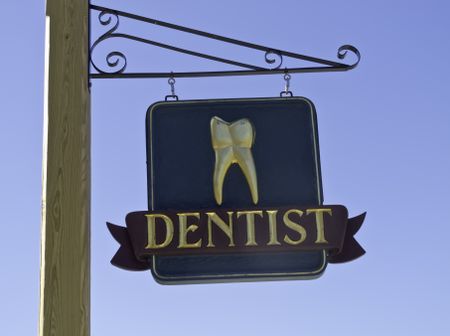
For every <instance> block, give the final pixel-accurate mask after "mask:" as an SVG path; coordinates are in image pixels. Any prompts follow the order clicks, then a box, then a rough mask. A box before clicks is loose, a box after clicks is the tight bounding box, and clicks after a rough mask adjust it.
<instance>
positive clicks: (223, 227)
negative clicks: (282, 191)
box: [107, 205, 366, 270]
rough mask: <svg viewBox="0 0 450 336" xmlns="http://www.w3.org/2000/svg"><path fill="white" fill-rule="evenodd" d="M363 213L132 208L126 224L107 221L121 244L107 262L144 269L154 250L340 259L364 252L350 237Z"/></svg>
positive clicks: (328, 208) (331, 209)
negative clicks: (322, 253) (316, 254)
mask: <svg viewBox="0 0 450 336" xmlns="http://www.w3.org/2000/svg"><path fill="white" fill-rule="evenodd" d="M365 215H366V214H365V213H363V214H361V215H359V216H357V217H353V218H348V211H347V209H346V208H345V207H344V206H342V205H326V206H311V207H305V206H299V207H297V206H291V207H274V208H258V209H212V210H205V209H201V210H189V211H186V210H179V211H177V210H164V211H139V212H132V213H129V214H128V215H127V216H126V220H125V221H126V227H121V226H118V225H114V224H111V223H107V225H108V229H109V231H110V232H111V234H112V236H113V237H114V239H116V240H117V242H119V244H120V248H119V250H118V251H117V253H116V254H115V255H114V257H113V258H112V260H111V263H112V264H113V265H115V266H117V267H120V268H124V269H127V270H147V269H150V268H151V259H152V258H151V257H152V256H154V255H187V254H191V255H194V254H225V253H257V252H269V251H270V252H276V251H280V252H281V251H312V250H327V252H328V262H330V263H342V262H347V261H351V260H354V259H356V258H358V257H360V256H362V255H363V254H364V253H365V251H364V249H363V248H362V247H361V245H359V244H358V242H357V241H356V240H355V238H354V235H355V234H356V233H357V232H358V230H359V228H360V227H361V225H362V223H363V221H364V218H365Z"/></svg>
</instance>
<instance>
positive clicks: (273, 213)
mask: <svg viewBox="0 0 450 336" xmlns="http://www.w3.org/2000/svg"><path fill="white" fill-rule="evenodd" d="M266 212H267V214H268V215H269V233H270V240H269V242H268V243H267V245H281V243H280V242H279V241H278V239H277V213H278V210H267V211H266Z"/></svg>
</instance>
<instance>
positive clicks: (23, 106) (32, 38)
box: [0, 0, 450, 336]
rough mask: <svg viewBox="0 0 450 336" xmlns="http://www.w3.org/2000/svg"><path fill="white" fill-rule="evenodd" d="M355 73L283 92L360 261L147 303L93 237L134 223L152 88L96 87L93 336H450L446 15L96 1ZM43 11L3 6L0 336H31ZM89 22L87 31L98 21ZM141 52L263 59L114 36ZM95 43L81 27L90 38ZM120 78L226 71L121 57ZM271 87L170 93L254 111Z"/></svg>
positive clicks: (160, 90)
mask: <svg viewBox="0 0 450 336" xmlns="http://www.w3.org/2000/svg"><path fill="white" fill-rule="evenodd" d="M95 3H96V4H99V5H105V6H109V7H113V8H117V9H122V10H125V11H128V12H132V13H137V14H141V15H144V16H149V17H153V18H157V19H161V20H166V21H169V22H173V23H177V24H180V25H186V26H189V27H193V28H197V29H201V30H206V31H210V32H214V33H218V34H222V35H225V36H230V37H235V38H240V39H243V40H248V41H252V42H255V43H260V44H264V45H269V46H273V47H275V48H280V49H286V50H292V51H294V52H299V53H304V54H307V55H312V56H317V57H322V58H327V59H331V60H336V58H335V54H336V51H337V48H338V47H339V46H340V45H343V44H347V43H349V44H353V45H355V46H356V47H357V48H358V49H359V50H360V51H361V54H362V60H361V63H360V65H359V66H358V68H356V69H355V70H353V71H350V72H345V73H323V74H297V75H293V78H292V83H291V85H292V86H291V88H292V90H293V91H294V94H296V95H299V96H305V97H308V98H310V99H311V100H312V101H313V102H314V103H315V105H316V109H317V114H318V124H319V138H320V145H321V147H320V150H321V161H322V178H323V185H324V187H323V189H324V199H325V203H328V204H343V205H346V206H347V207H348V209H349V211H350V214H351V215H357V214H359V213H361V212H363V211H367V212H368V215H367V220H366V222H365V224H364V226H363V228H362V229H361V230H360V232H359V233H358V235H357V238H358V241H359V242H360V243H361V244H362V245H363V246H364V247H365V249H366V250H367V254H366V255H365V256H364V257H363V258H360V259H359V260H356V261H354V262H352V263H348V264H343V265H338V266H336V265H330V266H329V267H328V269H327V270H326V272H325V274H324V275H323V276H322V277H321V278H320V279H318V280H314V281H284V282H259V283H243V284H214V285H191V286H161V285H158V284H156V283H155V281H154V280H153V279H152V277H151V276H150V274H149V273H145V272H143V273H142V272H138V273H131V272H124V271H122V270H119V269H117V268H114V267H113V266H111V265H110V264H109V260H110V258H111V256H112V255H113V254H114V253H115V251H116V249H117V243H116V242H115V241H114V240H113V239H112V238H111V236H110V235H109V233H108V232H107V230H106V226H105V222H106V221H111V222H113V223H117V224H122V223H123V221H124V217H125V215H126V214H127V213H128V212H131V211H134V210H144V209H146V202H147V195H146V166H145V160H146V158H145V131H144V130H145V128H144V120H145V112H146V110H147V108H148V106H149V105H151V104H152V103H153V102H155V101H159V100H162V99H163V98H164V96H165V95H166V94H168V93H169V86H168V85H167V80H166V79H155V80H93V82H92V322H91V323H92V335H124V334H127V335H135V334H136V335H137V334H140V335H142V334H160V335H176V334H180V333H183V334H187V335H191V334H196V335H211V334H214V335H217V336H221V335H229V334H235V335H273V334H278V335H283V334H294V333H295V334H298V335H317V336H320V335H330V334H333V335H367V336H370V335H408V336H410V335H424V334H428V335H447V334H449V333H450V326H449V324H448V321H447V319H448V311H450V288H449V283H450V267H449V258H450V250H449V249H448V247H447V245H448V244H449V243H448V241H449V238H448V237H449V236H450V225H449V218H450V207H449V203H450V179H449V177H448V174H449V171H450V155H449V152H450V114H449V111H448V105H449V103H448V99H449V93H450V79H449V78H450V65H449V63H448V61H447V59H448V55H449V52H450V42H449V41H450V39H449V35H450V21H449V20H448V17H449V13H450V5H449V4H448V2H446V1H432V0H430V1H386V0H383V1H364V2H363V1H356V0H353V1H346V0H344V1H340V2H336V1H294V0H290V1H284V2H282V3H277V2H274V1H261V0H260V1H235V0H230V1H226V2H225V1H223V2H216V1H206V0H201V1H189V2H188V1H170V2H168V1H152V2H149V1H133V2H129V1H113V0H108V1H101V0H98V1H96V2H95ZM44 7H45V3H44V1H35V2H32V3H29V4H26V3H25V2H23V1H22V2H7V3H5V4H3V6H2V8H3V10H4V12H3V13H4V14H3V19H2V20H1V22H0V26H1V31H2V35H1V37H0V39H1V45H2V46H3V48H2V52H1V53H0V61H1V63H0V64H2V80H1V82H0V83H1V86H2V89H1V99H0V110H1V113H0V152H1V157H2V164H1V165H0V172H1V173H0V186H1V192H0V207H1V210H2V215H3V216H2V224H1V227H2V244H0V260H1V261H2V265H3V271H2V275H1V276H0V298H1V303H0V316H1V319H0V320H1V321H2V323H1V326H0V330H1V334H3V335H33V334H36V333H37V325H38V301H39V258H40V257H39V245H40V199H41V161H42V124H43V121H42V117H43V69H44V19H45V9H44ZM94 19H95V17H94ZM123 28H124V29H130V30H133V31H134V32H135V33H137V34H142V35H144V36H149V37H152V38H154V39H155V40H160V41H169V42H170V41H172V42H174V41H175V43H178V44H180V45H183V46H190V47H192V48H197V49H201V50H205V51H208V50H212V51H214V52H217V53H223V54H222V55H225V56H230V55H232V56H233V57H236V58H238V59H242V60H248V61H252V62H261V63H260V64H263V55H261V54H257V53H254V54H253V53H246V52H245V51H242V50H239V49H233V48H225V47H223V46H221V45H220V44H217V43H207V42H205V41H203V40H200V39H195V38H189V37H186V36H185V35H183V34H181V35H180V34H179V35H176V34H172V33H168V32H165V31H163V30H161V29H154V28H152V27H146V26H145V25H144V26H143V25H136V24H132V23H128V24H127V23H125V22H124V24H123ZM100 29H101V27H100V26H99V25H98V24H97V23H96V21H95V20H94V21H93V33H94V34H98V33H99V32H100ZM117 46H119V47H121V48H122V50H128V51H129V55H128V63H129V69H130V70H139V69H145V70H149V71H152V70H155V71H163V70H164V71H172V70H173V71H177V70H195V69H207V68H209V69H222V68H223V66H221V65H215V64H212V63H209V62H206V61H198V60H195V59H193V58H191V57H188V56H182V55H175V54H173V53H169V52H165V51H160V50H156V49H155V48H152V47H150V46H136V45H135V44H132V43H128V42H126V43H120V44H117ZM282 88H283V80H282V76H281V75H280V76H259V77H242V78H239V77H235V78H212V79H179V80H177V83H176V91H177V93H178V95H179V96H180V98H181V99H196V98H230V97H268V96H277V95H278V94H279V92H280V91H281V89H282Z"/></svg>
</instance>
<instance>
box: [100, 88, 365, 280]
mask: <svg viewBox="0 0 450 336" xmlns="http://www.w3.org/2000/svg"><path fill="white" fill-rule="evenodd" d="M146 130H147V179H148V206H149V210H147V211H136V212H131V213H129V214H128V215H127V216H126V220H125V222H126V227H122V226H118V225H114V224H111V223H108V228H109V230H110V232H111V234H112V235H113V237H114V238H115V239H116V240H117V241H118V242H119V243H120V248H119V250H118V251H117V253H116V254H115V256H114V257H113V259H112V260H111V262H112V264H113V265H115V266H117V267H121V268H124V269H127V270H151V272H152V274H153V276H154V278H155V279H156V280H157V281H158V282H160V283H164V284H176V283H200V282H225V281H250V280H273V279H307V278H315V277H318V276H320V275H321V274H322V273H323V272H324V270H325V268H326V266H327V264H328V263H340V262H345V261H351V260H353V259H356V258H358V257H360V256H361V255H363V254H364V250H363V248H362V247H361V246H360V245H359V244H358V243H357V242H356V240H355V239H354V237H353V236H354V234H355V233H356V232H357V231H358V230H359V228H360V227H361V225H362V223H363V221H364V217H365V214H362V215H359V216H356V217H353V218H349V217H348V211H347V209H346V208H345V207H344V206H342V205H323V196H322V181H321V174H320V157H319V145H318V135H317V119H316V113H315V109H314V106H313V104H312V103H311V101H309V100H308V99H306V98H300V97H294V98H257V99H227V100H198V101H171V102H159V103H155V104H153V105H152V106H150V108H149V109H148V112H147V119H146Z"/></svg>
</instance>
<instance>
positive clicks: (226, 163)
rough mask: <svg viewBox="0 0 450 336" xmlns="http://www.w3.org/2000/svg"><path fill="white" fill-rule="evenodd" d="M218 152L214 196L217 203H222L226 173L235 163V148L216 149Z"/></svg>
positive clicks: (214, 177)
mask: <svg viewBox="0 0 450 336" xmlns="http://www.w3.org/2000/svg"><path fill="white" fill-rule="evenodd" d="M214 151H215V153H216V163H215V167H214V176H213V186H214V197H215V199H216V202H217V204H219V205H221V204H222V189H223V181H224V179H225V175H226V173H227V171H228V168H230V166H231V164H232V163H233V159H234V156H233V149H232V148H231V147H227V148H219V149H215V150H214Z"/></svg>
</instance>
